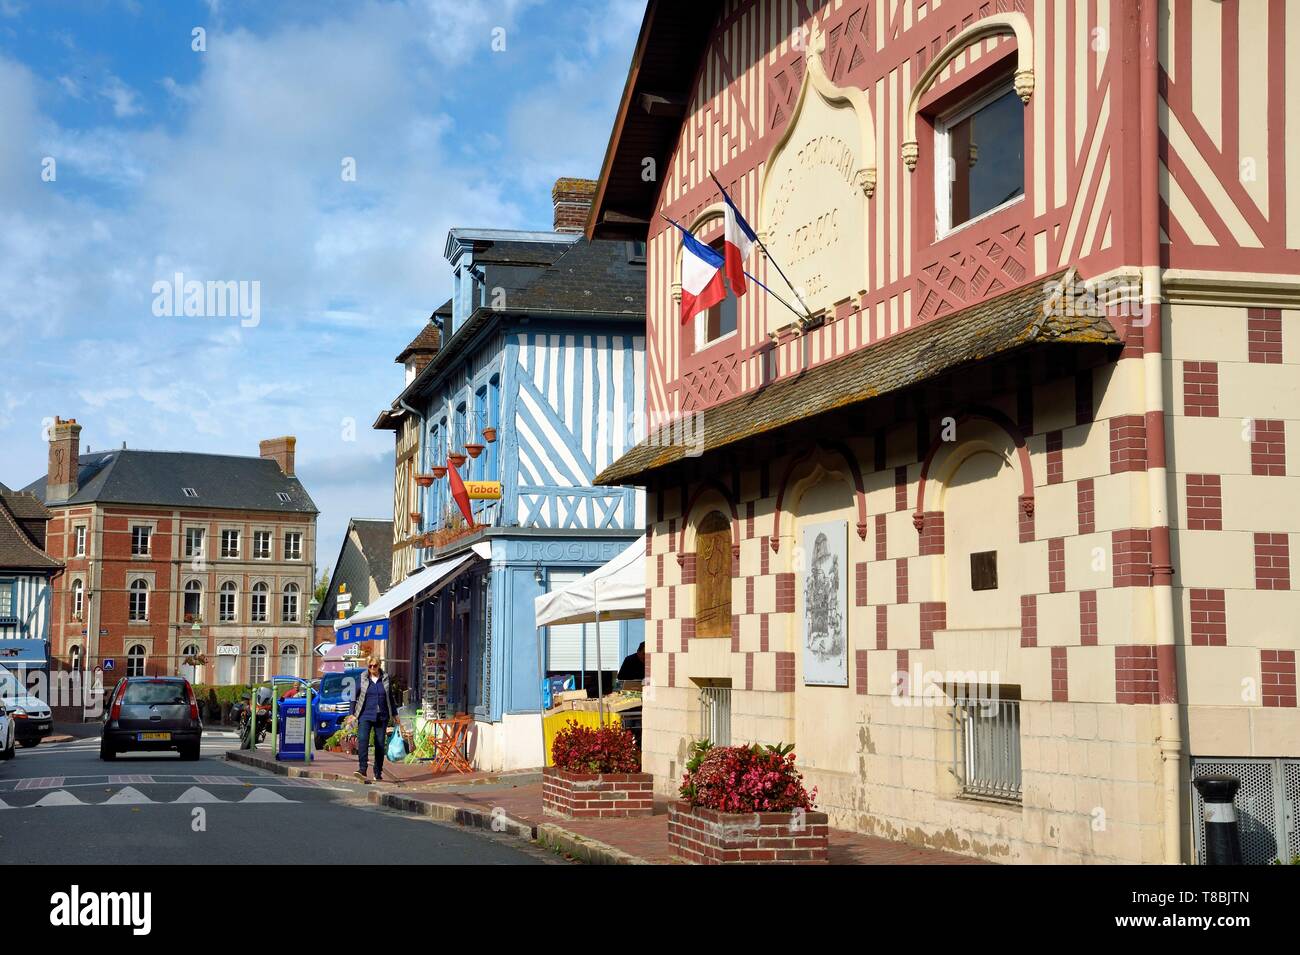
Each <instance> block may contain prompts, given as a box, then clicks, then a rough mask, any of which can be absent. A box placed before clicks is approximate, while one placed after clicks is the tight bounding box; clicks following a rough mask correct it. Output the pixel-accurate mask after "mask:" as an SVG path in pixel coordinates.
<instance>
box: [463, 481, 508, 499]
mask: <svg viewBox="0 0 1300 955" xmlns="http://www.w3.org/2000/svg"><path fill="white" fill-rule="evenodd" d="M465 493H466V494H468V495H469V498H470V500H471V501H499V500H501V482H500V481H466V482H465Z"/></svg>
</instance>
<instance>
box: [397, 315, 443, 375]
mask: <svg viewBox="0 0 1300 955" xmlns="http://www.w3.org/2000/svg"><path fill="white" fill-rule="evenodd" d="M450 305H451V301H450V300H448V302H447V305H446V306H444V308H447V307H449V306H450ZM439 311H441V309H439ZM433 314H434V315H437V314H438V312H434V313H433ZM441 344H442V329H440V328H439V327H438V326H437V325H435V324H434V323H433V318H432V317H430V319H429V321H427V322H425V323H424V327H423V328H422V329H420V334H418V335H416V336H415V337H414V338H413V339H411V344H409V345H407V346H406V347H405V348H403V349H402V350H401V352H400V353H399V354H398V356H397V357H396V358H395V359H393V360H394V361H396V362H404V361H406V359H407V358H409V357H410V356H411V355H413V354H414V353H416V352H436V351H437V350H438V346H439V345H441Z"/></svg>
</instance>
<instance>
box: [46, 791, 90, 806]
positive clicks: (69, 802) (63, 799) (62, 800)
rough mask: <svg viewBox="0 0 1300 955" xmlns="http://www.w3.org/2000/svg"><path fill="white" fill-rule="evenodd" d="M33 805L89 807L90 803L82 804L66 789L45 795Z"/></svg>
mask: <svg viewBox="0 0 1300 955" xmlns="http://www.w3.org/2000/svg"><path fill="white" fill-rule="evenodd" d="M33 805H34V806H36V807H40V806H86V805H89V803H84V802H82V801H81V800H80V799H78V798H77V797H76V796H74V795H72V793H70V792H68V791H67V790H66V789H58V790H55V791H54V792H52V793H49V794H47V795H45V796H42V797H41V798H40V801H39V802H36V803H34V804H33Z"/></svg>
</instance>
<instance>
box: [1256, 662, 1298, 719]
mask: <svg viewBox="0 0 1300 955" xmlns="http://www.w3.org/2000/svg"><path fill="white" fill-rule="evenodd" d="M1259 662H1260V677H1261V686H1260V689H1261V690H1262V693H1261V697H1262V702H1263V704H1264V705H1265V706H1295V705H1296V682H1295V651H1294V650H1261V651H1260V653H1259Z"/></svg>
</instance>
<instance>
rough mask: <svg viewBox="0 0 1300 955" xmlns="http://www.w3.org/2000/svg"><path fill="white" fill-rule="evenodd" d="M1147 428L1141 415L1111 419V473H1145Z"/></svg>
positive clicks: (1127, 415)
mask: <svg viewBox="0 0 1300 955" xmlns="http://www.w3.org/2000/svg"><path fill="white" fill-rule="evenodd" d="M1146 466H1147V428H1146V421H1145V419H1144V418H1143V417H1142V415H1140V414H1126V415H1116V416H1115V417H1114V418H1111V419H1110V472H1111V473H1112V474H1120V473H1123V472H1125V471H1145V470H1146Z"/></svg>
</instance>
